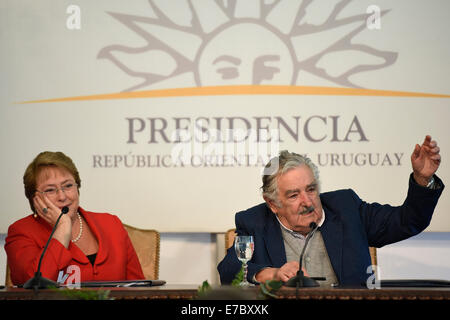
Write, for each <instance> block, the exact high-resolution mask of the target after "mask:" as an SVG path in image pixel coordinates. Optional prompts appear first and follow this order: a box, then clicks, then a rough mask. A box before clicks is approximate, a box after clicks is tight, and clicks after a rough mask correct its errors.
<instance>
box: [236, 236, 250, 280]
mask: <svg viewBox="0 0 450 320" xmlns="http://www.w3.org/2000/svg"><path fill="white" fill-rule="evenodd" d="M254 247H255V244H254V242H253V236H236V240H235V242H234V249H235V251H236V255H237V258H238V259H239V261H241V262H242V264H243V265H244V280H243V281H242V282H241V283H240V284H239V285H240V286H241V287H246V286H250V285H252V284H251V283H249V282H248V281H247V262H248V261H249V260H250V259H251V258H252V255H253V249H254Z"/></svg>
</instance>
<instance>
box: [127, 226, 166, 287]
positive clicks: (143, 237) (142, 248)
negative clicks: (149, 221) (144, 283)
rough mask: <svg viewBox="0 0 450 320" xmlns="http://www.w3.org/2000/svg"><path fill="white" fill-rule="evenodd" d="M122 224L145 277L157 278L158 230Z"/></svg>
mask: <svg viewBox="0 0 450 320" xmlns="http://www.w3.org/2000/svg"><path fill="white" fill-rule="evenodd" d="M123 226H124V227H125V230H127V232H128V235H129V237H130V240H131V243H133V247H134V250H136V254H137V256H138V258H139V262H140V263H141V267H142V271H143V272H144V276H145V279H152V280H156V279H158V277H159V249H160V234H159V232H158V231H156V230H144V229H138V228H135V227H132V226H129V225H127V224H124V225H123Z"/></svg>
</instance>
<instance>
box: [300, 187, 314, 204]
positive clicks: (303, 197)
mask: <svg viewBox="0 0 450 320" xmlns="http://www.w3.org/2000/svg"><path fill="white" fill-rule="evenodd" d="M300 201H301V204H302V205H303V206H304V207H309V206H311V205H312V200H311V197H310V195H309V194H308V193H307V192H305V191H303V192H300Z"/></svg>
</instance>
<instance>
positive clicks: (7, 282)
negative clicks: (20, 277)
mask: <svg viewBox="0 0 450 320" xmlns="http://www.w3.org/2000/svg"><path fill="white" fill-rule="evenodd" d="M5 286H6V287H12V286H13V283H12V281H11V270H9V264H8V261H6V276H5Z"/></svg>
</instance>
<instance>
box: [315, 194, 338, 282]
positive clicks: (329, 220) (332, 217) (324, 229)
mask: <svg viewBox="0 0 450 320" xmlns="http://www.w3.org/2000/svg"><path fill="white" fill-rule="evenodd" d="M322 204H323V202H322ZM323 209H324V211H325V222H324V223H323V225H322V226H321V227H320V228H319V230H320V233H321V234H322V238H323V241H324V243H325V247H326V248H327V252H328V256H329V257H330V261H331V265H332V266H333V269H334V272H335V274H336V277H337V278H338V279H339V280H340V281H341V279H342V269H343V266H342V254H343V253H342V250H343V241H344V237H343V227H342V222H341V219H340V218H339V216H338V215H336V214H334V213H333V212H332V211H331V210H330V209H328V208H326V207H325V206H324V207H323Z"/></svg>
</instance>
